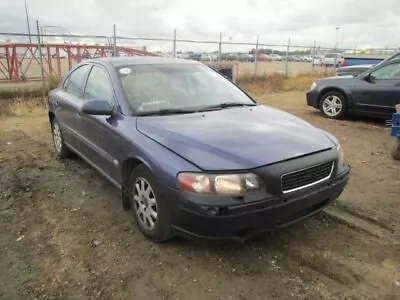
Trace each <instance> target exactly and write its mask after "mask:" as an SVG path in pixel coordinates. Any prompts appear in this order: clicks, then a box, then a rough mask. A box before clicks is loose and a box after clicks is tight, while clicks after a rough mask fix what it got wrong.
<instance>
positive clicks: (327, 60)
mask: <svg viewBox="0 0 400 300" xmlns="http://www.w3.org/2000/svg"><path fill="white" fill-rule="evenodd" d="M342 60H343V57H342V55H341V54H339V53H328V54H326V55H325V57H324V59H323V63H322V64H323V65H324V66H327V67H329V66H335V67H338V66H340V64H341V62H342Z"/></svg>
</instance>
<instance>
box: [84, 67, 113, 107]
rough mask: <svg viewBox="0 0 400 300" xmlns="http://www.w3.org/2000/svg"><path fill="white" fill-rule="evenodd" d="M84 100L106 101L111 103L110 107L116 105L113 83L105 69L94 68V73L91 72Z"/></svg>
mask: <svg viewBox="0 0 400 300" xmlns="http://www.w3.org/2000/svg"><path fill="white" fill-rule="evenodd" d="M83 98H84V99H90V100H105V101H107V102H108V103H110V105H114V104H115V100H114V93H113V89H112V86H111V82H110V79H109V77H108V75H107V73H106V71H105V70H104V69H103V68H100V67H97V66H94V67H93V69H92V71H90V74H89V78H88V81H87V84H86V88H85V94H84V97H83Z"/></svg>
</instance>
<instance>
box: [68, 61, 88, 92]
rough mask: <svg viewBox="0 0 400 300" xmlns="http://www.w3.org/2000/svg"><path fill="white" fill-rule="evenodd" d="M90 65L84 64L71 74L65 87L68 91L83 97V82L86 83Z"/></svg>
mask: <svg viewBox="0 0 400 300" xmlns="http://www.w3.org/2000/svg"><path fill="white" fill-rule="evenodd" d="M89 67H90V66H89V65H83V66H81V67H79V68H78V69H76V70H74V71H73V72H72V73H71V74H70V75H69V77H68V78H67V80H66V81H65V85H64V89H65V91H66V92H67V93H69V94H71V95H74V96H76V97H78V98H81V97H82V92H83V84H84V83H85V79H86V75H87V72H88V70H89Z"/></svg>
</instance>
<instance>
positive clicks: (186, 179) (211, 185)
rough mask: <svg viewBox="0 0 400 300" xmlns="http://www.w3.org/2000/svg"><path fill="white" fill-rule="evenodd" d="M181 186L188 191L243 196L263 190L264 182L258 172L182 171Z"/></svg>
mask: <svg viewBox="0 0 400 300" xmlns="http://www.w3.org/2000/svg"><path fill="white" fill-rule="evenodd" d="M178 185H179V188H180V189H181V190H183V191H186V192H191V193H199V194H216V195H225V196H241V195H244V194H246V193H250V192H256V191H261V190H263V184H262V182H261V180H260V179H259V178H258V176H257V175H256V174H253V173H247V174H202V173H180V174H179V175H178Z"/></svg>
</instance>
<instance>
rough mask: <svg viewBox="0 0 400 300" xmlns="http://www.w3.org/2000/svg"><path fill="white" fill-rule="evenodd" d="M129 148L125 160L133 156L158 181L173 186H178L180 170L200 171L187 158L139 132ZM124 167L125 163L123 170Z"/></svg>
mask: <svg viewBox="0 0 400 300" xmlns="http://www.w3.org/2000/svg"><path fill="white" fill-rule="evenodd" d="M129 148H130V150H129V151H128V152H127V153H126V157H125V160H124V161H126V160H128V159H131V158H133V159H135V160H137V161H140V162H141V163H143V164H144V165H146V166H147V168H149V169H150V171H151V172H152V173H153V175H154V176H155V177H156V179H157V181H159V182H160V183H163V184H165V185H168V186H170V187H172V188H176V187H177V185H176V176H177V174H178V173H179V172H182V171H188V172H199V171H200V170H199V169H198V168H197V167H195V166H194V165H193V164H191V163H190V162H188V161H187V160H185V159H183V158H182V157H180V156H179V155H177V154H175V153H174V152H172V151H171V150H169V149H167V148H165V147H164V146H162V145H161V144H159V143H157V142H155V141H154V140H152V139H150V138H148V137H146V136H145V135H143V134H141V133H139V132H137V133H136V134H135V137H134V141H133V140H132V145H131V147H129ZM122 167H123V164H121V172H122Z"/></svg>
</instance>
